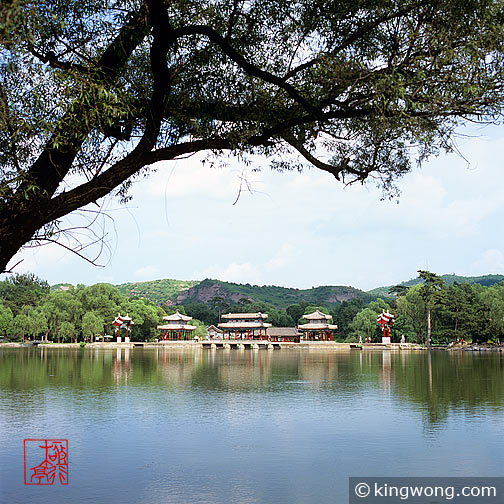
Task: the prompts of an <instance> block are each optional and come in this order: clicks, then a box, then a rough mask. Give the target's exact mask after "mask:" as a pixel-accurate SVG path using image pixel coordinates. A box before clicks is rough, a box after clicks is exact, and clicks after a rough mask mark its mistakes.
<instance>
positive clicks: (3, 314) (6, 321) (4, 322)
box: [0, 302, 14, 336]
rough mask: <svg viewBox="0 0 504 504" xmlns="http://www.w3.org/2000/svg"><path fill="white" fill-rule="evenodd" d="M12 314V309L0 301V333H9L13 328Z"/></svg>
mask: <svg viewBox="0 0 504 504" xmlns="http://www.w3.org/2000/svg"><path fill="white" fill-rule="evenodd" d="M13 322H14V316H13V315H12V310H11V309H10V308H7V307H6V306H4V305H3V304H2V303H1V302H0V335H4V336H6V335H9V334H11V333H12V330H13Z"/></svg>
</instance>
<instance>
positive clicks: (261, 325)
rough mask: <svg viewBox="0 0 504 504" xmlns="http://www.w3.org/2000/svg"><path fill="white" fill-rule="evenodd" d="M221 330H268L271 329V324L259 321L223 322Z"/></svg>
mask: <svg viewBox="0 0 504 504" xmlns="http://www.w3.org/2000/svg"><path fill="white" fill-rule="evenodd" d="M219 327H220V328H221V329H266V328H268V327H271V324H268V323H267V322H263V321H262V320H258V321H257V322H221V323H220V324H219Z"/></svg>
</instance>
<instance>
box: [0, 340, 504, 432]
mask: <svg viewBox="0 0 504 504" xmlns="http://www.w3.org/2000/svg"><path fill="white" fill-rule="evenodd" d="M503 361H504V359H503V356H502V354H500V353H494V352H491V353H490V352H489V353H485V354H483V353H481V354H473V353H467V352H432V353H429V352H418V353H415V352H409V353H408V352H391V351H383V352H371V351H370V352H364V351H351V352H344V353H337V352H321V351H318V352H313V351H312V352H308V351H288V350H281V351H266V350H259V351H257V350H256V351H250V350H202V349H196V350H191V349H177V350H173V349H166V348H164V349H163V348H156V349H153V350H147V349H145V350H142V349H138V350H137V349H134V350H130V349H120V348H118V349H115V350H98V349H93V350H86V349H84V350H75V351H74V350H66V349H51V348H39V349H37V348H33V349H4V350H2V351H0V364H1V366H0V384H1V387H2V389H3V390H4V391H5V390H12V391H18V392H19V391H23V390H25V391H28V390H29V391H32V392H33V391H40V390H44V389H46V388H47V387H62V388H67V387H71V388H73V389H92V388H95V387H97V388H98V389H103V388H104V387H110V386H114V387H117V386H119V387H125V386H129V385H132V386H141V387H148V386H157V387H159V386H164V387H168V388H171V389H190V388H194V387H196V388H199V389H208V390H221V391H229V390H268V391H269V392H273V393H274V392H275V391H277V392H281V391H283V390H284V388H287V389H289V388H291V387H292V386H293V385H298V386H299V385H303V386H307V387H309V388H310V390H312V392H313V393H317V391H319V392H323V391H325V392H330V393H333V394H337V395H345V394H348V393H350V394H351V393H354V394H355V393H358V391H360V392H363V391H365V390H370V389H375V390H381V393H382V394H385V395H389V396H391V397H393V398H394V399H396V400H399V401H407V402H409V403H411V404H413V405H414V406H417V409H419V410H421V411H422V412H424V413H425V414H426V416H427V421H428V422H430V423H439V422H443V421H444V420H445V419H446V418H447V417H448V415H449V412H450V411H452V410H453V411H455V410H461V411H463V412H464V414H465V415H478V414H480V413H479V410H480V409H481V408H490V409H495V410H501V409H502V405H503V403H504V379H503V378H504V362H503Z"/></svg>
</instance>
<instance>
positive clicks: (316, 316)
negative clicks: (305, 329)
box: [302, 310, 332, 320]
mask: <svg viewBox="0 0 504 504" xmlns="http://www.w3.org/2000/svg"><path fill="white" fill-rule="evenodd" d="M302 318H304V319H306V320H330V319H332V315H327V313H322V312H321V311H318V310H315V311H314V312H313V313H308V314H306V315H303V317H302Z"/></svg>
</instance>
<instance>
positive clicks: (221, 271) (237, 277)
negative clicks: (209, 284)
mask: <svg viewBox="0 0 504 504" xmlns="http://www.w3.org/2000/svg"><path fill="white" fill-rule="evenodd" d="M193 277H195V278H200V279H203V278H215V279H218V280H223V281H225V282H236V283H253V284H258V285H260V284H261V283H262V279H261V274H260V269H259V268H258V267H257V266H255V265H254V264H251V263H248V262H247V263H230V264H228V265H227V266H223V267H222V266H218V265H212V266H210V267H208V268H205V269H204V270H201V271H197V272H195V273H194V275H193Z"/></svg>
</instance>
